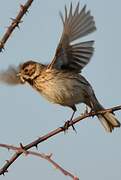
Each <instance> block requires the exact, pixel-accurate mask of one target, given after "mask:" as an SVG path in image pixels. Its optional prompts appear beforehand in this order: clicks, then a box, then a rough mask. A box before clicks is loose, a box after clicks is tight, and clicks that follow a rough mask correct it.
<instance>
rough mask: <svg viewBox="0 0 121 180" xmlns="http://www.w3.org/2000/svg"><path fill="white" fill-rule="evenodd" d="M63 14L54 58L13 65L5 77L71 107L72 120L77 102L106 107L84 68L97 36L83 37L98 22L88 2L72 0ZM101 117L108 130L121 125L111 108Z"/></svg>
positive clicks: (99, 109) (99, 117) (95, 107)
mask: <svg viewBox="0 0 121 180" xmlns="http://www.w3.org/2000/svg"><path fill="white" fill-rule="evenodd" d="M60 17H61V20H62V24H63V32H62V35H61V38H60V41H59V44H58V46H57V49H56V52H55V55H54V57H53V59H52V61H51V62H50V63H49V64H42V63H40V62H37V61H34V60H28V61H26V62H24V63H22V64H20V65H19V66H18V67H17V70H14V68H9V69H8V70H7V71H6V72H3V74H4V76H5V75H6V76H5V77H7V76H9V78H4V81H6V82H7V81H8V84H13V85H15V84H26V83H27V84H29V85H30V86H31V87H32V88H34V89H35V90H36V91H38V92H39V94H41V95H42V96H43V97H45V98H46V99H47V100H48V101H50V102H52V103H55V104H59V105H62V106H65V107H69V108H71V109H72V110H73V113H72V115H71V118H70V121H73V117H74V114H75V112H76V111H77V108H76V105H77V104H79V103H84V104H85V105H86V106H88V107H89V108H90V109H91V111H94V112H99V111H102V110H105V108H104V107H103V106H102V105H101V104H100V103H99V101H98V99H97V97H96V95H95V93H94V90H93V88H92V86H91V84H90V83H89V82H88V81H87V80H86V78H85V77H84V76H82V70H83V68H84V67H85V66H86V65H87V64H88V63H89V62H90V60H91V58H92V56H93V53H94V40H89V41H84V42H82V41H81V42H79V39H80V38H82V37H85V36H87V35H89V34H90V33H93V32H94V31H95V30H96V25H95V21H94V17H93V16H92V15H91V12H90V11H89V10H87V8H86V5H84V6H83V7H82V8H80V3H79V2H78V3H77V5H76V6H75V8H73V4H72V3H70V6H69V9H68V8H67V6H66V5H65V13H64V15H63V13H62V12H60ZM77 41H78V42H77ZM9 72H10V73H9ZM11 72H12V73H13V74H14V75H15V74H16V78H13V76H12V75H11V74H12V73H11ZM10 76H11V77H12V80H10V79H11V78H10ZM15 79H16V80H15ZM97 117H98V119H99V120H100V122H101V124H102V125H103V127H104V128H105V130H106V131H107V132H112V130H113V129H114V128H117V127H120V122H119V121H118V120H117V118H116V116H115V115H114V114H113V113H111V112H105V113H103V114H98V115H97Z"/></svg>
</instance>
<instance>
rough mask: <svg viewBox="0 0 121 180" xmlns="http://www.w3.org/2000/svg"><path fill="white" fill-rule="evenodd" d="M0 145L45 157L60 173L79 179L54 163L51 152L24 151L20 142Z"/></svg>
mask: <svg viewBox="0 0 121 180" xmlns="http://www.w3.org/2000/svg"><path fill="white" fill-rule="evenodd" d="M0 147H3V148H7V149H8V150H10V149H11V150H13V151H15V152H22V153H23V154H25V156H28V155H33V156H37V157H39V158H42V159H45V160H47V161H48V162H49V163H50V164H52V165H53V166H54V167H55V168H56V169H58V170H59V171H60V172H62V174H64V175H65V176H69V177H71V178H72V179H73V180H79V178H78V177H76V176H74V175H73V174H72V173H70V172H69V171H67V170H65V169H64V168H62V167H61V166H60V165H59V164H58V163H56V162H55V161H54V160H53V159H52V153H51V154H44V153H38V152H35V151H25V150H24V149H23V148H22V147H21V144H20V147H16V146H12V145H7V144H0Z"/></svg>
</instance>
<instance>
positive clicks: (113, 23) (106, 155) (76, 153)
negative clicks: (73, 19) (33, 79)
mask: <svg viewBox="0 0 121 180" xmlns="http://www.w3.org/2000/svg"><path fill="white" fill-rule="evenodd" d="M25 2H26V1H25V0H12V1H7V0H4V1H3V0H2V1H1V3H0V36H1V37H2V35H3V33H4V31H5V30H6V29H5V27H6V26H8V25H9V24H10V17H15V16H16V14H17V12H18V9H19V4H20V3H25ZM70 2H71V1H70V0H61V1H59V0H58V1H57V0H53V1H47V0H44V1H39V0H35V1H34V3H33V4H32V6H31V8H30V10H29V14H27V16H24V19H23V21H24V22H23V23H22V24H21V27H20V30H18V29H16V30H15V31H14V33H13V34H12V36H11V37H10V39H9V41H8V42H7V44H6V51H5V52H4V53H1V54H0V64H1V65H0V70H4V69H6V68H7V67H8V66H9V65H10V64H13V65H18V64H19V63H21V62H24V61H26V60H28V59H33V60H38V61H39V62H42V63H47V62H50V61H51V59H52V58H53V56H54V52H55V49H56V47H57V44H58V41H59V37H60V35H61V32H62V23H61V20H60V17H59V14H58V12H59V10H61V11H63V10H64V5H65V4H67V5H69V4H70ZM72 2H73V4H74V5H76V3H77V1H76V0H72ZM80 3H81V5H82V6H83V5H84V4H87V9H91V12H92V14H93V15H94V17H95V21H96V26H97V31H96V32H95V33H93V34H92V35H89V36H88V37H86V38H84V39H86V40H91V39H94V40H95V41H96V43H95V54H94V56H93V58H92V60H91V62H90V64H89V65H88V66H87V67H86V68H85V69H84V70H83V75H84V76H85V77H86V78H87V79H88V80H89V82H90V83H91V84H92V86H93V88H94V90H95V92H96V95H97V97H98V99H99V100H100V102H101V103H102V104H103V105H104V106H105V107H107V108H108V107H112V106H116V105H120V104H121V44H120V43H121V40H120V33H121V21H120V17H121V10H120V7H121V1H120V0H117V1H110V0H106V1H105V0H102V1H97V0H92V1H90V0H81V1H80ZM84 39H82V40H84ZM84 107H85V106H84V105H78V112H77V114H76V115H79V114H80V113H82V112H83V111H84ZM71 113H72V111H71V109H69V108H64V107H61V106H59V105H53V104H50V103H49V102H47V101H46V100H45V99H43V98H42V97H41V96H40V95H39V94H38V93H37V92H36V91H34V90H33V89H32V88H30V87H29V86H27V85H26V86H21V85H19V86H14V87H9V86H7V85H3V84H0V124H1V125H0V143H8V144H13V145H19V143H20V142H22V143H23V144H27V143H29V142H31V141H33V140H34V139H36V138H37V137H39V136H42V135H44V134H46V133H47V132H49V131H51V130H53V129H55V128H57V127H60V126H62V125H63V123H64V121H65V120H67V119H68V118H69V117H70V115H71ZM116 115H117V118H118V119H119V120H120V121H121V112H120V111H119V112H116ZM75 127H76V129H77V134H75V133H74V132H73V131H71V130H70V131H69V132H68V133H66V135H64V134H63V133H61V134H59V135H57V136H55V137H53V138H51V139H49V140H48V141H45V142H43V143H41V144H40V145H39V152H44V153H53V159H54V160H55V161H57V162H58V163H60V165H62V166H63V167H64V168H65V169H67V170H69V171H71V172H72V173H74V174H75V175H77V176H79V177H80V179H85V180H89V179H93V180H97V179H98V180H102V179H103V180H107V179H110V180H114V179H116V180H120V179H121V129H116V130H115V131H114V132H113V133H112V134H108V133H106V132H105V130H104V129H103V127H102V126H101V124H100V123H99V121H98V119H97V118H96V117H95V118H93V119H92V118H88V119H87V120H85V121H83V122H80V123H78V124H77V125H76V126H75ZM11 155H12V151H10V152H8V151H7V150H5V149H1V148H0V166H2V165H3V164H4V162H5V160H6V159H9V158H10V156H11ZM2 178H3V177H2V176H1V177H0V179H2ZM25 178H26V179H29V180H33V179H46V180H48V179H58V180H62V179H63V180H67V179H70V178H68V177H66V176H64V175H63V174H61V173H60V172H59V171H58V170H55V169H54V168H53V167H52V166H51V165H50V164H49V163H48V162H46V161H44V160H41V159H39V158H36V157H24V156H21V157H20V158H19V159H18V160H17V161H16V162H15V163H14V164H13V165H12V166H11V167H10V168H9V173H8V174H6V176H5V177H4V180H8V179H9V180H10V179H12V180H16V179H25Z"/></svg>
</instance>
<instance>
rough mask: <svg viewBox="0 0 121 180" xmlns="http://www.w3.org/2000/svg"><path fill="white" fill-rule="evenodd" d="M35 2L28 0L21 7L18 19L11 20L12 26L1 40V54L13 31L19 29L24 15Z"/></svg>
mask: <svg viewBox="0 0 121 180" xmlns="http://www.w3.org/2000/svg"><path fill="white" fill-rule="evenodd" d="M32 2H33V0H28V1H27V2H26V3H25V4H24V5H22V4H21V5H20V11H19V13H18V15H17V16H16V18H11V20H12V22H11V24H10V26H8V28H7V30H6V32H5V34H4V35H3V37H2V39H1V40H0V52H1V51H2V50H3V49H4V46H5V43H6V42H7V40H8V38H9V37H10V35H11V34H12V32H13V30H14V29H15V28H16V27H18V28H19V24H20V23H21V22H22V21H21V19H22V17H23V16H24V14H26V13H27V11H28V8H29V7H30V6H31V4H32Z"/></svg>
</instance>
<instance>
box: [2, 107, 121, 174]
mask: <svg viewBox="0 0 121 180" xmlns="http://www.w3.org/2000/svg"><path fill="white" fill-rule="evenodd" d="M118 110H121V106H116V107H113V108H110V109H105V110H103V111H98V112H89V113H85V114H83V115H81V116H79V117H77V118H75V119H73V121H71V122H70V123H69V127H70V126H72V125H74V124H76V123H78V122H79V121H81V120H83V119H86V118H87V117H91V116H95V115H98V114H104V113H105V112H114V111H118ZM63 131H64V129H63V128H61V127H60V128H57V129H55V130H53V131H51V132H49V133H48V134H46V135H44V136H42V137H39V138H38V139H36V140H35V141H33V142H31V143H30V144H27V145H26V146H23V145H22V144H21V146H22V148H23V149H24V150H25V151H27V150H28V149H30V148H32V147H34V146H35V147H36V148H37V146H38V144H39V143H41V142H43V141H45V140H47V139H49V138H51V137H53V136H55V135H56V134H59V133H60V132H63ZM22 153H23V151H22V152H16V153H15V154H14V155H13V156H12V157H11V158H10V160H9V161H6V163H5V164H4V166H3V167H2V168H1V169H0V175H4V174H5V173H6V172H8V168H9V166H10V165H11V164H13V163H14V161H15V160H16V159H17V158H18V157H19V156H20V155H21V154H22Z"/></svg>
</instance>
